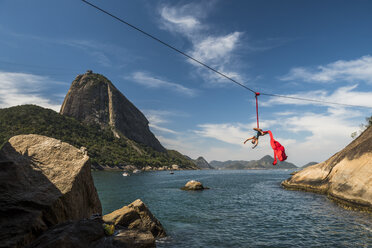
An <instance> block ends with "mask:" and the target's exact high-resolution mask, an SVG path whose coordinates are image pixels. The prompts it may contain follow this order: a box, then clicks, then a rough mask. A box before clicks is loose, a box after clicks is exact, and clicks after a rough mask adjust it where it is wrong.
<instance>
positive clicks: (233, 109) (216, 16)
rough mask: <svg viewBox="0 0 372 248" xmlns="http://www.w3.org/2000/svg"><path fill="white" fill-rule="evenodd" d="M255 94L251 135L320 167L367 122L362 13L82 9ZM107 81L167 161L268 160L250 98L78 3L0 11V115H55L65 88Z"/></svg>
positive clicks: (319, 0)
mask: <svg viewBox="0 0 372 248" xmlns="http://www.w3.org/2000/svg"><path fill="white" fill-rule="evenodd" d="M90 2H91V3H93V4H95V5H97V6H99V7H100V8H102V9H104V10H106V11H108V12H110V13H112V14H113V15H115V16H117V17H119V18H122V19H123V20H125V21H127V22H129V23H131V24H133V25H135V26H137V27H139V28H141V29H143V30H145V31H146V32H148V33H150V34H152V35H154V36H155V37H157V38H159V39H161V40H163V41H164V42H167V43H169V44H170V45H172V46H174V47H176V48H177V49H179V50H181V51H183V52H185V53H186V54H188V55H190V56H192V57H194V58H196V59H198V60H200V61H202V62H203V63H205V64H207V65H209V66H211V67H212V68H215V69H216V70H218V71H220V72H222V73H225V74H226V75H228V76H229V77H231V78H233V79H234V80H236V81H238V82H240V83H242V84H243V85H245V86H246V87H249V88H250V89H253V90H254V91H257V92H263V93H267V94H279V95H288V96H292V97H301V98H310V99H316V100H320V101H330V102H339V103H344V104H352V105H362V106H366V108H357V107H345V106H339V105H330V104H319V103H314V102H306V101H299V100H291V99H286V98H278V97H269V96H265V95H261V96H259V97H258V101H259V118H260V127H261V128H262V129H264V130H268V129H270V130H271V131H272V132H273V134H274V137H275V138H276V139H277V140H278V141H279V142H280V143H281V144H282V145H283V146H284V147H285V148H286V152H287V155H288V159H287V161H288V162H292V163H295V164H296V165H297V166H302V165H304V164H306V163H308V162H311V161H315V162H321V161H324V160H326V159H327V158H329V157H330V156H332V155H333V154H334V153H336V152H338V151H339V150H341V149H342V148H343V147H345V146H346V145H347V144H349V143H350V142H351V141H352V138H351V133H352V132H354V131H358V130H360V125H361V124H362V123H364V122H365V118H366V117H369V116H371V115H372V111H371V110H372V100H371V99H372V32H371V27H372V15H371V14H370V13H371V11H372V1H368V0H357V1H352V0H349V1H343V0H337V1H336V0H313V1H297V0H281V1H278V0H249V1H248V0H233V1H227V0H204V1H178V0H172V1H170V0H168V1H166V0H164V1H155V0H154V1H145V0H126V1H122V0H107V1H100V0H90ZM87 70H93V72H95V73H100V74H102V75H104V76H106V77H107V78H108V79H109V80H110V81H111V82H112V83H113V84H114V85H115V86H116V87H117V88H118V89H119V90H120V91H121V92H122V93H123V94H124V95H125V96H126V97H127V98H128V99H129V100H130V101H131V102H132V103H133V104H134V105H135V106H137V108H138V109H140V110H141V111H142V112H143V113H144V114H145V116H146V117H147V118H148V120H149V122H150V124H149V125H150V129H151V130H152V132H153V133H154V134H155V136H156V137H157V138H158V139H159V140H160V142H161V143H162V144H163V146H165V147H166V148H168V149H175V150H178V151H179V152H181V153H183V154H185V155H188V156H190V157H192V158H194V159H195V158H197V157H199V156H203V157H204V158H205V159H207V161H211V160H219V161H225V160H253V159H255V160H256V159H260V158H261V157H263V156H265V155H267V154H268V155H273V152H272V149H271V147H270V143H269V137H268V136H264V137H261V138H260V144H259V146H258V147H256V148H255V149H252V148H251V147H252V145H251V144H248V143H247V144H246V145H244V144H243V141H244V140H245V139H246V138H248V137H251V136H253V135H254V134H255V133H254V131H253V130H252V128H253V127H255V126H256V112H255V98H254V94H253V93H252V92H250V91H248V90H246V89H245V88H243V87H241V86H238V85H236V84H234V83H232V82H231V81H229V80H227V79H224V78H223V77H221V76H219V75H217V74H216V73H214V72H212V71H210V70H208V69H206V68H204V67H202V66H200V65H198V64H196V63H195V62H193V61H191V60H190V59H187V58H185V57H184V56H182V55H180V54H178V53H176V52H174V51H173V50H171V49H169V48H168V47H165V46H164V45H162V44H160V43H158V42H156V41H154V40H152V39H150V38H148V37H146V36H144V35H143V34H141V33H139V32H138V31H135V30H133V29H131V28H129V27H128V26H126V25H124V24H122V23H120V22H118V21H117V20H115V19H113V18H112V17H109V16H107V15H105V14H103V13H102V12H99V11H97V10H96V9H94V8H92V7H91V6H89V5H87V4H85V3H84V2H83V1H80V0H64V1H57V0H33V1H29V0H0V108H7V107H10V106H16V105H21V104H36V105H39V106H43V107H46V108H50V109H53V110H55V111H57V112H58V111H59V109H60V106H61V104H62V102H63V99H64V96H65V95H66V93H67V91H68V89H69V87H70V84H71V82H72V81H73V80H74V79H75V77H76V76H77V75H78V74H83V73H85V72H86V71H87Z"/></svg>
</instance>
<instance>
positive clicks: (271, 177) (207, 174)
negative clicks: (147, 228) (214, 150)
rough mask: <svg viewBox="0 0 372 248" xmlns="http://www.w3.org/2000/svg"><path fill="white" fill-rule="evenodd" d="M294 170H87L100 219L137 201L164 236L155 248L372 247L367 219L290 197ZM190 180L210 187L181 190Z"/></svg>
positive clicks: (311, 198) (312, 199)
mask: <svg viewBox="0 0 372 248" xmlns="http://www.w3.org/2000/svg"><path fill="white" fill-rule="evenodd" d="M290 172H291V170H194V171H174V174H170V173H169V171H156V172H142V173H139V174H131V176H127V177H124V176H123V175H122V173H121V172H110V171H98V172H92V173H93V178H94V182H95V185H96V188H97V191H98V195H99V197H100V200H101V203H102V207H103V214H107V213H110V212H112V211H113V210H116V209H118V208H121V207H123V206H124V205H128V204H130V203H131V202H133V201H135V200H136V199H141V200H142V201H143V202H144V203H145V204H146V205H147V206H148V208H149V209H150V211H151V212H152V213H153V214H154V215H155V217H156V218H157V219H158V220H159V221H160V222H161V223H162V225H163V226H164V228H165V230H166V232H167V234H168V237H167V238H164V239H160V240H158V241H157V243H156V245H157V247H164V248H165V247H180V248H183V247H184V248H186V247H187V248H190V247H228V248H232V247H372V215H371V214H369V213H365V212H358V211H351V210H346V209H343V208H342V207H340V206H338V205H337V204H336V203H334V202H332V201H331V200H329V199H328V198H327V197H326V196H324V195H319V194H314V193H309V192H302V191H289V190H285V189H283V188H282V187H281V185H280V183H281V182H282V181H283V180H285V179H287V178H288V177H289V176H290V175H289V174H290ZM189 180H197V181H200V182H202V183H203V185H204V186H207V187H209V188H210V189H209V190H204V191H200V192H190V191H183V190H181V189H180V188H181V187H182V186H184V185H185V184H186V183H187V182H188V181H189Z"/></svg>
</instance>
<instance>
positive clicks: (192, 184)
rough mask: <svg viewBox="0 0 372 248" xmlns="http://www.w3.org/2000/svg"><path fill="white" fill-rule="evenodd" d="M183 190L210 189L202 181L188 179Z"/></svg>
mask: <svg viewBox="0 0 372 248" xmlns="http://www.w3.org/2000/svg"><path fill="white" fill-rule="evenodd" d="M181 189H182V190H204V189H209V188H208V187H204V186H203V184H202V183H201V182H198V181H195V180H191V181H188V182H187V183H186V184H185V186H184V187H182V188H181Z"/></svg>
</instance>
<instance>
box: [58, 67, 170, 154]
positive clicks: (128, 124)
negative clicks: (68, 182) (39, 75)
mask: <svg viewBox="0 0 372 248" xmlns="http://www.w3.org/2000/svg"><path fill="white" fill-rule="evenodd" d="M60 114H62V115H65V116H70V117H73V118H75V119H76V120H79V121H81V122H83V123H86V124H98V125H100V126H101V127H102V128H110V129H111V130H112V132H113V133H114V135H115V136H116V137H122V138H124V137H126V138H128V139H130V140H133V141H135V142H137V143H140V144H143V145H146V146H149V147H151V148H153V149H155V150H156V151H159V152H165V151H166V150H165V148H164V147H163V146H162V145H161V144H160V142H159V141H158V140H157V139H156V137H155V136H154V134H153V133H152V132H151V131H150V129H149V121H148V120H147V119H146V117H145V116H144V115H143V114H142V112H141V111H140V110H138V109H137V108H136V106H134V105H133V104H132V103H131V102H130V101H129V100H128V99H127V98H126V97H125V96H124V95H123V94H122V93H121V92H120V91H119V90H118V89H117V88H116V87H115V86H114V85H113V84H112V83H111V82H110V80H108V79H107V78H106V77H104V76H102V75H100V74H96V73H93V72H92V71H87V72H86V73H85V74H82V75H78V76H77V77H76V79H75V80H74V81H73V82H72V84H71V87H70V89H69V91H68V93H67V95H66V97H65V99H64V101H63V104H62V107H61V111H60Z"/></svg>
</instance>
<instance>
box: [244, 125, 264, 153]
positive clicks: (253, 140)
mask: <svg viewBox="0 0 372 248" xmlns="http://www.w3.org/2000/svg"><path fill="white" fill-rule="evenodd" d="M253 130H255V131H257V133H256V135H255V136H252V137H250V138H248V139H246V140H245V141H244V144H245V143H247V141H248V140H252V141H251V142H252V144H254V146H253V147H252V149H254V148H255V147H256V146H257V145H258V138H259V137H260V136H264V135H265V134H266V132H264V131H262V129H260V128H253Z"/></svg>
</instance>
